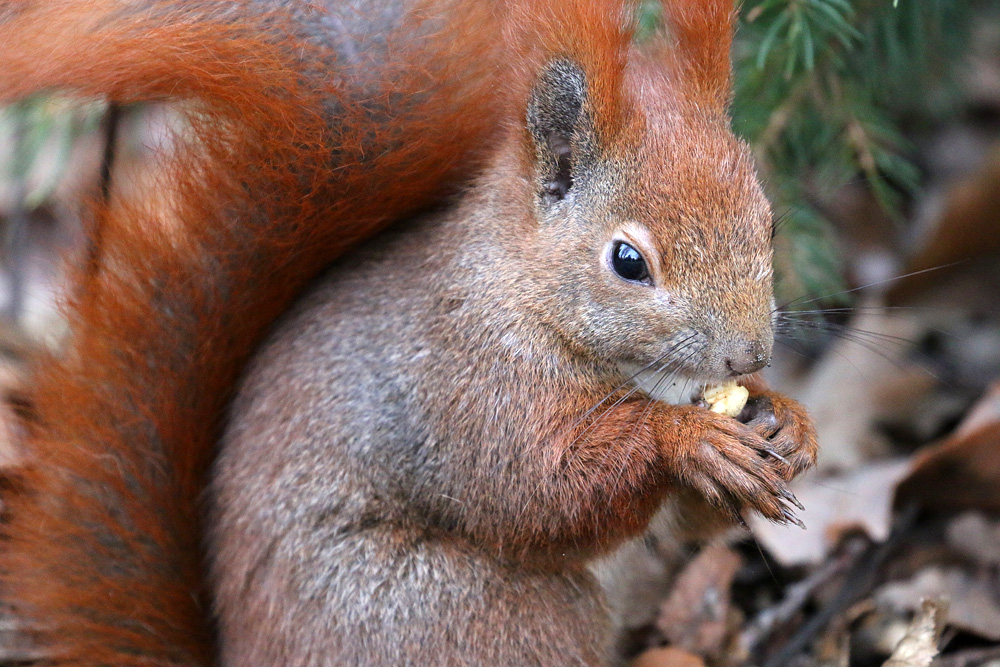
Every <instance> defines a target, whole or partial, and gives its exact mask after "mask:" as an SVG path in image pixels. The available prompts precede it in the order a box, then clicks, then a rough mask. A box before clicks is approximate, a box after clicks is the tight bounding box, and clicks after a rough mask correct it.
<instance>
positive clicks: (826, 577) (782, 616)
mask: <svg viewBox="0 0 1000 667" xmlns="http://www.w3.org/2000/svg"><path fill="white" fill-rule="evenodd" d="M866 546H867V543H866V542H865V541H864V540H861V539H853V540H850V541H848V543H847V545H846V547H845V549H844V550H843V552H842V553H841V554H840V555H839V556H838V557H837V558H834V559H832V560H830V561H829V562H828V563H826V564H825V565H823V567H821V568H819V569H818V570H816V571H815V572H813V573H812V574H811V575H809V576H808V577H806V578H805V579H803V580H802V581H799V582H797V583H795V584H793V585H791V586H789V587H788V589H787V591H786V593H785V597H784V599H783V600H781V602H779V603H778V604H776V605H774V606H773V607H769V608H767V609H764V610H763V611H761V612H760V613H759V614H757V616H756V617H755V618H754V619H753V621H751V622H750V624H749V626H748V627H747V628H746V630H744V631H743V633H742V635H741V636H740V643H741V644H742V645H743V647H744V649H745V650H746V652H747V653H748V654H750V653H753V652H754V651H755V650H756V649H757V647H758V646H759V645H760V644H761V643H763V642H764V640H766V639H767V638H768V637H769V636H771V633H773V632H774V629H775V628H777V627H779V626H781V625H782V624H784V623H787V622H788V621H790V620H791V619H792V617H793V616H795V614H796V613H798V611H799V610H800V609H801V608H802V607H803V606H805V604H806V603H807V602H808V601H809V598H810V597H812V594H813V592H815V591H816V589H817V588H819V587H820V586H822V585H824V584H825V583H826V582H828V581H830V580H831V579H833V578H834V577H836V576H837V575H839V574H840V573H842V572H843V571H844V570H846V569H847V568H848V567H849V566H851V565H852V564H853V563H855V562H857V559H858V558H860V557H861V555H862V554H863V553H864V552H865V547H866Z"/></svg>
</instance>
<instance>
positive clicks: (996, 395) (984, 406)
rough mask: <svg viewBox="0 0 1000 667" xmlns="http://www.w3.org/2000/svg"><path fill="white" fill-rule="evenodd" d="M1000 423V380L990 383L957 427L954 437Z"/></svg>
mask: <svg viewBox="0 0 1000 667" xmlns="http://www.w3.org/2000/svg"><path fill="white" fill-rule="evenodd" d="M993 423H1000V380H998V381H997V382H994V383H993V384H992V385H990V387H989V389H987V390H986V393H984V394H983V395H982V397H981V398H980V399H979V400H978V401H976V404H975V405H973V406H972V408H971V409H970V410H969V412H968V414H966V415H965V418H964V419H963V420H962V423H961V424H959V426H958V428H957V429H955V433H954V437H959V438H961V437H964V436H967V435H970V434H972V433H974V432H976V431H978V430H979V429H980V428H982V427H984V426H987V425H988V424H993Z"/></svg>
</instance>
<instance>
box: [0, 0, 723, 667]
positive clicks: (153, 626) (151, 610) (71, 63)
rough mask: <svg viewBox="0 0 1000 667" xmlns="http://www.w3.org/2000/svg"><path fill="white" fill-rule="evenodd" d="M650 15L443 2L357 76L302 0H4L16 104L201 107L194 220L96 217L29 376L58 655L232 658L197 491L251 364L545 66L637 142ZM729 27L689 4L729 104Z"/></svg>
mask: <svg viewBox="0 0 1000 667" xmlns="http://www.w3.org/2000/svg"><path fill="white" fill-rule="evenodd" d="M258 4H259V3H258ZM682 4H683V3H678V7H681V5H682ZM633 10H634V8H633V7H632V5H631V4H630V3H627V2H623V1H622V0H590V1H587V0H577V1H576V2H565V1H564V0H519V1H516V2H511V3H508V4H507V5H502V6H500V7H499V8H494V7H493V6H492V5H491V4H490V3H480V2H478V1H477V0H466V1H464V2H458V1H455V0H453V1H443V0H442V1H439V2H432V1H430V0H428V1H425V2H420V3H414V7H413V8H412V11H411V12H410V14H409V15H408V18H407V20H406V21H404V22H403V23H402V24H401V27H399V28H398V29H397V30H396V31H394V32H393V33H392V34H390V35H388V36H387V39H388V45H389V46H388V55H387V56H386V59H385V61H384V62H377V63H374V64H373V63H370V62H368V61H367V60H366V59H365V57H364V55H362V58H361V60H359V61H358V62H352V63H347V62H339V61H338V59H337V58H336V56H335V55H334V54H333V53H332V52H331V51H330V50H329V49H327V48H326V47H325V46H324V45H323V44H322V43H321V42H320V41H318V40H317V39H316V38H315V34H313V33H312V32H311V31H310V30H307V29H305V28H304V26H305V25H306V24H305V23H304V22H307V21H310V20H314V19H315V20H318V17H320V16H321V15H322V13H323V9H322V8H319V7H317V8H309V7H307V6H305V5H304V4H302V5H295V6H291V5H290V3H289V6H288V7H283V8H279V9H276V10H274V11H268V12H264V11H261V10H259V8H258V9H252V8H250V7H249V6H241V5H238V4H237V5H236V6H235V8H234V3H231V2H216V1H214V0H204V1H198V2H184V1H180V0H178V1H176V2H162V1H158V0H150V1H149V2H148V3H146V4H145V5H141V6H140V5H139V4H137V3H135V2H130V1H127V0H118V1H115V0H75V1H71V0H37V1H32V0H18V1H14V0H11V1H8V2H0V43H2V44H3V48H2V49H0V99H6V100H13V99H16V98H19V97H22V96H25V95H28V94H32V93H35V92H38V91H43V90H46V89H51V88H60V89H66V90H69V91H71V92H73V93H76V94H78V95H81V96H103V97H106V98H108V99H111V100H114V101H117V102H122V103H131V102H141V101H148V100H168V101H174V102H181V103H184V104H185V105H186V106H185V107H184V108H185V109H186V110H187V115H186V119H187V123H188V130H186V131H185V132H184V133H183V135H182V136H181V137H179V142H180V143H179V146H178V148H177V150H176V153H175V155H174V156H173V157H172V158H171V160H172V161H171V164H170V167H169V169H168V171H167V174H168V176H167V182H166V183H165V187H168V188H169V189H170V191H171V192H172V193H174V197H173V198H172V201H173V202H174V203H175V205H174V208H173V210H171V211H169V212H162V211H155V210H152V209H150V208H149V207H147V206H144V204H143V202H142V201H115V202H114V203H113V205H111V206H110V207H106V208H97V209H95V215H96V216H98V217H99V218H100V220H101V224H100V225H99V226H100V227H101V228H102V229H103V238H102V241H101V243H102V248H101V256H102V264H101V266H100V267H99V270H97V271H95V272H93V273H87V272H84V271H79V272H77V274H76V276H75V277H76V279H77V280H79V281H81V282H83V283H84V289H82V290H79V291H78V294H79V296H77V297H76V298H75V299H74V300H73V301H72V302H71V303H70V304H68V306H67V314H68V317H69V321H70V325H71V327H72V332H73V336H72V338H71V340H70V342H69V346H68V349H67V350H66V351H65V352H64V353H62V354H61V355H59V356H52V357H50V358H46V359H43V360H41V361H40V362H39V363H38V364H37V367H36V369H35V372H34V376H33V389H32V399H33V401H34V403H35V405H36V407H37V414H38V416H39V420H38V423H37V424H35V425H33V427H32V430H31V433H30V436H29V443H28V450H29V452H30V455H31V459H30V464H29V465H27V466H25V468H24V469H23V470H21V471H20V473H19V476H18V480H17V482H18V488H19V492H18V493H16V494H13V495H12V496H11V497H10V498H9V500H8V501H7V510H8V514H9V516H10V521H9V524H8V525H7V526H6V527H5V535H6V538H7V543H6V545H5V549H4V552H3V554H2V557H0V571H2V573H3V575H2V576H3V587H4V590H3V597H4V599H6V600H9V601H11V602H13V603H14V604H15V606H16V608H17V611H18V612H19V613H21V614H24V615H25V616H26V617H28V618H29V619H32V621H33V627H34V629H35V639H36V640H37V642H38V644H39V645H40V646H41V647H42V648H43V650H44V651H45V652H46V654H47V655H48V656H49V657H50V661H51V664H67V665H68V664H115V665H152V664H156V665H162V664H210V663H211V662H212V660H213V658H212V655H213V649H212V641H211V631H210V629H209V623H208V622H207V621H206V611H205V603H204V589H203V583H202V562H201V561H202V553H201V543H200V532H199V524H200V507H199V503H198V497H199V494H200V493H201V492H202V489H203V477H204V472H205V469H206V466H207V464H208V463H209V461H210V459H211V456H212V449H213V443H214V441H215V439H216V437H217V435H218V433H219V429H220V427H221V420H222V415H223V412H224V409H225V406H226V404H227V401H228V399H229V397H230V395H231V392H232V388H233V384H234V382H235V379H236V378H237V376H238V374H239V373H240V370H241V368H242V366H243V364H244V362H245V360H246V359H247V357H248V356H249V355H250V353H251V352H252V351H253V349H254V347H255V346H256V344H257V343H258V342H259V340H260V338H261V337H262V335H263V333H264V331H265V330H266V329H267V327H268V326H269V325H270V324H271V323H272V322H273V321H274V320H275V319H276V318H277V317H278V316H279V315H281V313H282V312H284V311H285V310H286V308H287V307H288V305H289V303H290V302H291V301H292V300H293V299H294V297H295V296H296V295H297V294H298V292H299V291H300V289H301V288H302V287H303V285H305V284H306V283H307V282H308V281H309V280H310V279H311V278H313V277H314V276H315V275H316V274H317V272H319V271H320V270H321V269H322V268H323V267H324V266H325V265H327V264H328V263H329V262H330V261H331V260H333V259H334V258H336V257H337V256H339V255H340V254H342V253H343V252H344V251H346V250H347V249H349V248H350V247H351V246H352V245H354V244H355V243H357V242H358V241H360V240H362V239H364V238H367V237H369V236H371V235H372V234H373V233H374V232H375V231H377V230H378V229H380V228H381V227H383V226H384V225H385V224H388V223H389V222H391V221H393V220H396V219H400V218H402V217H404V216H405V215H406V214H409V213H412V212H414V211H416V210H418V209H420V208H422V207H425V206H428V205H431V204H433V203H435V202H436V201H439V200H440V199H441V198H442V197H443V196H445V195H447V194H448V193H449V192H452V191H454V189H455V188H456V186H458V185H461V184H462V183H464V182H465V181H467V180H468V178H469V176H470V175H471V174H472V173H474V172H475V171H476V169H477V168H478V166H479V165H480V164H481V162H482V160H483V158H484V154H485V153H486V152H488V150H489V149H490V147H491V146H492V145H493V143H494V142H493V138H494V137H495V135H496V134H497V130H498V127H499V126H500V125H501V123H502V122H514V121H516V122H520V120H521V119H520V118H516V117H515V116H514V115H513V112H512V110H513V109H516V108H521V107H523V100H524V99H525V97H526V96H527V94H528V89H529V86H530V85H531V76H533V72H534V70H535V68H534V67H533V64H536V63H537V62H538V61H539V59H540V58H542V57H551V56H553V55H559V54H566V55H570V56H573V57H575V58H577V59H578V60H579V61H580V62H581V64H582V65H583V67H584V69H585V70H586V71H587V73H588V80H589V81H590V82H591V83H592V85H593V86H594V96H593V99H594V100H595V121H596V122H597V123H598V124H603V125H604V126H605V129H606V130H607V131H608V133H609V136H611V133H612V131H614V130H616V129H620V128H624V127H627V126H628V102H627V100H628V97H627V95H626V94H625V92H624V90H623V85H624V66H625V59H626V51H627V48H628V44H629V40H630V38H631V33H630V25H631V21H632V15H631V12H632V11H633ZM729 12H731V5H730V3H729V2H728V0H725V1H723V0H717V1H713V2H706V1H702V2H694V3H688V4H683V9H679V10H677V11H676V12H673V11H672V12H671V13H672V14H676V16H678V17H681V19H682V20H681V21H680V22H679V23H678V24H677V25H678V28H677V30H676V35H675V37H676V39H677V44H678V51H677V55H676V58H677V62H678V63H679V64H680V65H681V66H682V67H685V68H689V69H691V70H692V71H694V72H696V78H697V80H698V81H699V88H698V89H699V91H702V92H701V93H700V94H704V96H705V101H706V103H711V101H712V100H718V99H720V97H724V96H725V94H728V93H727V92H726V91H728V76H729V73H728V60H727V58H728V31H729V21H728V13H729ZM439 15H443V16H446V17H447V21H446V22H443V23H440V24H437V23H435V22H436V21H438V17H439ZM416 34H419V35H420V38H419V39H411V36H412V35H416ZM498 36H502V37H503V38H502V39H501V38H498ZM373 66H374V67H376V68H377V71H378V75H377V77H375V78H374V79H372V78H371V74H370V68H371V67H373ZM331 72H332V73H335V76H331ZM331 103H332V104H333V106H334V107H335V110H334V111H333V112H331V111H330V105H331ZM518 105H520V107H519V106H518ZM331 113H332V118H333V120H332V121H331V120H330V118H331ZM168 222H169V224H168ZM609 423H610V422H609ZM652 500H654V499H647V500H646V501H643V502H644V503H646V504H648V503H649V502H652ZM588 516H589V515H588ZM629 530H632V528H630V529H629Z"/></svg>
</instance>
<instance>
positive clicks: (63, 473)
mask: <svg viewBox="0 0 1000 667" xmlns="http://www.w3.org/2000/svg"><path fill="white" fill-rule="evenodd" d="M664 10H665V12H664V13H665V22H666V25H667V26H668V30H669V37H667V36H661V37H660V38H659V39H657V40H654V41H651V42H649V43H646V44H642V45H639V46H637V45H635V44H633V39H632V30H633V24H634V21H635V13H636V8H635V6H634V5H633V3H631V2H627V1H624V0H614V1H613V0H574V1H572V2H566V1H565V0H562V1H560V2H556V1H555V0H511V1H510V2H507V3H497V4H492V3H477V2H472V1H470V0H465V1H464V2H459V1H458V0H438V1H437V2H435V1H432V0H427V1H421V2H416V1H415V2H411V3H383V4H378V3H376V2H374V1H372V2H358V3H356V4H351V5H349V6H348V5H347V4H346V3H338V2H333V1H331V2H329V3H326V4H325V5H324V4H321V5H320V6H319V7H315V6H312V5H307V4H297V3H292V2H277V1H276V2H270V3H269V2H265V1H264V0H254V1H252V2H244V3H231V2H225V3H222V2H209V1H199V2H145V3H135V2H126V1H124V0H122V1H120V2H111V1H103V2H98V1H90V2H87V1H83V0H80V1H76V2H59V3H55V2H51V1H50V0H46V1H45V2H41V1H39V2H31V1H27V2H6V3H0V40H2V41H3V43H4V49H3V51H2V52H0V83H2V84H3V85H0V90H2V93H0V95H3V96H4V97H5V98H8V99H13V98H16V97H18V96H21V95H24V94H27V93H31V92H34V91H37V90H41V89H45V88H50V87H60V88H66V89H69V90H71V91H75V92H78V93H81V94H89V95H105V96H107V97H108V98H109V99H113V100H115V101H118V102H132V101H142V100H151V99H168V100H179V101H181V102H183V103H184V104H185V108H186V109H187V111H188V114H187V122H188V125H187V127H186V129H185V130H184V132H183V134H182V136H181V137H180V140H181V141H180V143H179V145H178V146H177V147H176V148H175V149H174V153H173V155H172V156H171V157H170V159H171V168H170V170H169V172H168V176H167V180H166V187H168V188H169V189H170V191H171V192H172V197H171V199H170V201H171V202H173V206H172V207H171V208H170V209H169V210H166V211H163V210H152V209H150V208H148V207H144V206H143V203H142V202H141V201H122V200H120V199H118V200H115V199H113V200H112V202H111V203H110V204H109V205H108V206H106V207H103V208H101V207H98V208H97V210H96V214H97V215H99V216H101V219H102V227H103V231H102V241H101V243H102V248H101V264H100V266H99V267H98V269H97V270H95V271H87V272H84V271H81V272H80V274H79V275H80V278H79V279H80V280H82V281H85V284H84V285H83V289H81V290H78V291H76V292H75V293H77V294H78V296H77V297H75V300H74V301H73V302H72V303H71V304H69V305H68V308H67V311H68V315H69V320H70V325H71V330H72V332H73V334H72V336H71V338H70V341H69V344H68V349H67V350H66V351H65V352H64V353H63V354H62V355H60V356H59V357H58V358H48V359H44V360H41V361H40V362H39V363H38V364H37V368H36V370H35V373H34V376H33V387H32V396H31V397H32V400H33V403H34V407H35V414H36V416H37V419H36V421H35V422H33V423H32V424H31V425H30V433H29V434H28V437H27V443H26V449H27V453H28V459H29V463H28V464H27V465H26V466H25V467H24V469H23V470H21V471H19V473H18V477H17V479H16V489H15V492H14V493H12V494H10V497H9V499H7V507H6V512H7V515H8V523H7V525H6V526H5V531H4V533H5V537H6V543H5V545H4V550H3V553H2V554H0V572H2V577H3V596H4V598H5V599H6V600H8V601H10V602H11V603H12V604H13V605H14V607H15V609H16V611H17V612H18V613H19V614H22V615H23V616H24V617H25V618H27V619H29V627H31V628H32V631H33V635H34V640H35V642H36V644H37V645H38V646H39V648H40V650H41V651H42V652H43V654H44V655H45V656H46V658H47V660H48V662H49V663H50V664H78V665H79V664H94V665H96V664H116V665H119V664H120V665H125V664H134V665H153V664H157V665H162V664H214V663H215V662H219V663H221V664H226V665H325V664H330V665H333V664H386V665H388V664H455V665H459V664H498V665H499V664H503V665H508V664H509V665H515V664H516V665H521V664H545V665H548V664H604V663H606V662H608V661H609V660H610V642H611V637H610V632H611V628H610V624H609V622H608V618H607V609H606V604H605V602H604V600H603V596H602V594H601V591H600V590H599V587H598V586H597V584H596V583H595V580H594V578H593V577H592V576H591V574H590V573H589V571H588V564H589V563H590V562H591V561H592V560H593V559H594V558H596V557H598V556H601V555H603V554H606V553H608V552H610V551H612V550H614V549H615V548H616V547H617V546H619V545H621V544H622V543H623V542H624V541H626V540H628V539H629V538H632V537H635V536H637V535H640V534H641V533H642V531H643V530H644V528H645V527H646V525H647V523H648V521H649V519H650V517H651V516H652V514H653V513H654V512H655V511H656V510H657V508H658V507H659V506H660V505H661V504H662V503H663V502H664V500H665V499H667V498H668V497H673V496H675V495H684V494H689V495H690V494H695V495H697V496H698V497H700V498H703V499H704V500H707V501H708V503H709V504H711V505H715V506H716V507H718V508H720V509H722V510H723V511H724V512H728V513H730V514H732V515H738V513H739V512H741V511H745V510H752V511H757V512H760V513H761V514H763V515H764V516H766V517H768V518H770V519H772V520H775V521H790V520H794V514H793V511H792V509H791V505H794V504H795V500H794V496H792V495H791V494H790V493H789V492H788V490H787V488H786V486H785V482H786V481H787V480H788V479H790V478H791V477H792V476H793V475H794V474H796V473H797V472H799V471H801V470H803V469H805V468H807V467H808V466H809V465H811V464H812V462H813V460H814V458H815V437H814V433H813V431H812V428H811V426H810V423H809V420H808V417H807V416H806V415H805V413H804V412H803V410H802V409H801V407H800V406H798V405H797V404H796V403H794V402H793V401H791V400H789V399H787V398H785V397H783V396H781V395H779V394H776V393H773V392H770V391H768V390H767V389H766V388H764V387H763V385H762V384H761V383H760V382H759V381H757V380H756V379H753V378H754V376H752V375H747V374H749V373H753V372H754V371H756V370H759V368H760V367H761V366H762V365H763V364H764V363H766V361H767V359H768V358H769V357H770V351H771V339H772V331H773V300H772V297H771V281H772V274H771V267H770V262H771V245H770V235H771V215H770V210H769V207H768V204H767V201H766V200H765V198H764V195H763V193H762V191H761V188H760V186H759V184H758V182H757V179H756V177H755V175H754V171H753V167H752V163H751V160H750V156H749V151H748V150H747V148H746V146H745V145H744V144H742V143H741V142H740V141H738V140H737V139H736V138H735V137H734V136H733V135H732V133H731V131H730V129H729V123H728V117H727V103H728V99H729V94H730V93H729V88H730V74H729V71H730V67H729V54H728V52H729V44H730V39H731V31H732V15H733V9H732V5H731V2H730V1H729V0H696V1H691V2H680V0H677V1H676V2H672V3H667V4H665V6H664ZM459 189H460V194H458V195H455V196H454V198H453V199H452V200H451V201H449V202H447V203H446V204H444V205H440V204H441V202H442V197H444V196H445V195H448V194H454V193H455V192H456V191H458V190H459ZM435 203H437V204H439V205H438V206H436V207H432V208H429V209H428V207H429V206H431V205H432V204H435ZM421 211H422V212H421ZM417 213H419V215H416V217H414V215H415V214H417ZM389 223H393V225H392V227H391V228H390V229H389V230H388V231H380V230H383V229H384V228H385V227H386V226H387V225H388V224H389ZM348 250H350V252H347V251H348ZM345 253H346V254H345ZM331 262H333V263H332V265H331ZM324 267H329V268H328V269H326V272H325V273H323V275H322V276H320V277H319V278H318V279H317V274H318V273H319V272H320V271H321V270H323V268H324ZM310 282H311V283H312V284H311V286H310V287H309V288H308V289H307V290H306V291H305V293H304V294H302V295H300V292H301V291H302V289H303V288H304V287H305V286H306V285H307V283H310ZM733 376H739V377H741V378H742V382H743V383H744V384H745V385H746V386H748V388H750V389H751V392H752V397H751V401H752V404H751V405H752V406H754V410H750V411H749V412H750V413H753V414H748V415H746V417H745V418H744V420H743V421H745V422H746V423H743V422H741V421H738V420H736V419H732V418H729V417H726V416H723V415H717V414H714V413H712V412H709V411H707V410H705V409H703V408H701V407H698V406H695V405H673V404H670V403H668V402H666V401H665V400H654V398H651V396H653V397H655V398H667V397H673V398H676V393H677V392H671V391H669V390H668V387H669V386H670V385H672V384H675V383H676V384H678V385H679V386H680V387H681V388H682V389H684V388H687V387H694V386H701V385H703V384H706V383H712V382H716V381H719V380H722V379H725V378H730V377H733ZM240 378H241V379H240ZM637 387H639V388H641V390H639V391H637V390H636V388H637ZM234 391H235V394H234ZM210 466H211V471H210V472H209V467H210ZM206 473H208V475H207V477H206ZM203 511H205V512H206V514H205V515H204V516H203V514H202V512H203ZM699 511H702V512H704V511H705V510H704V509H700V510H699ZM205 561H207V570H208V573H209V574H208V576H207V581H206V577H205V574H204V570H205V567H204V566H203V562H205Z"/></svg>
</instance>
